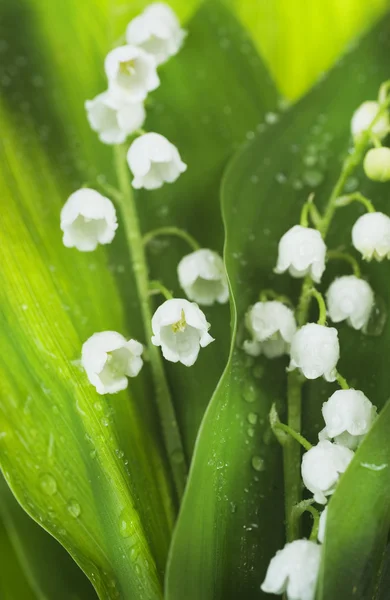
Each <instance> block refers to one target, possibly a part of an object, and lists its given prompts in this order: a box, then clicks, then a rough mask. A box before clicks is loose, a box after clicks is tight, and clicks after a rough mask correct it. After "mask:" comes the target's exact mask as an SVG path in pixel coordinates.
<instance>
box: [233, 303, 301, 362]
mask: <svg viewBox="0 0 390 600" xmlns="http://www.w3.org/2000/svg"><path fill="white" fill-rule="evenodd" d="M245 324H246V327H247V329H248V331H250V333H251V335H252V340H247V341H245V342H244V346H243V348H244V350H245V351H246V352H247V353H248V354H250V355H251V356H258V355H259V354H261V353H263V354H264V355H265V356H266V357H267V358H276V357H278V356H282V355H283V354H288V352H289V351H290V344H291V340H292V338H293V335H294V334H295V332H296V330H297V326H296V323H295V318H294V313H293V311H292V310H291V309H290V308H288V307H287V306H285V305H284V304H282V302H277V301H275V300H273V301H271V302H256V304H254V305H253V306H252V307H251V308H250V309H249V310H248V312H247V314H246V316H245Z"/></svg>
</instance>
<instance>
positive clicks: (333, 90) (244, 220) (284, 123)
mask: <svg viewBox="0 0 390 600" xmlns="http://www.w3.org/2000/svg"><path fill="white" fill-rule="evenodd" d="M389 28H390V21H389V19H386V20H384V21H383V22H382V23H381V24H380V26H379V27H378V28H376V29H375V30H374V31H373V32H372V33H370V34H369V35H368V37H367V38H366V39H364V40H363V41H362V43H361V44H360V45H359V46H357V47H355V48H354V49H353V50H352V51H351V52H350V53H349V54H348V55H346V56H345V57H344V58H343V59H342V60H340V61H339V63H338V65H337V67H336V68H335V69H334V70H333V71H332V72H331V73H330V74H329V76H328V77H327V78H326V79H325V80H323V81H322V82H321V83H320V84H319V85H318V86H317V87H316V88H315V89H314V90H313V91H312V92H311V93H310V94H309V95H308V96H307V97H306V98H305V99H304V100H303V101H302V102H300V103H299V104H298V105H297V106H296V107H294V108H293V109H291V110H290V111H289V112H287V113H286V114H285V115H284V116H282V118H280V120H279V122H277V123H276V124H274V125H270V126H268V127H266V128H265V131H264V133H263V134H260V135H258V136H257V137H256V139H255V140H253V142H249V143H248V144H247V146H246V148H244V149H243V151H242V152H241V153H239V154H238V155H237V157H236V158H235V159H233V161H232V162H231V164H230V167H229V168H228V170H227V173H226V175H225V178H224V182H223V186H222V206H223V214H224V221H225V230H226V246H225V261H226V266H227V270H228V274H229V279H230V283H231V287H232V294H233V301H232V311H233V344H232V354H231V358H230V361H229V363H228V366H227V368H226V371H225V373H224V375H223V377H222V380H221V383H220V385H219V387H218V389H217V392H216V393H215V395H214V397H213V399H212V401H211V403H210V405H209V407H208V409H207V412H206V415H205V417H204V420H203V422H202V425H201V429H200V432H199V437H198V440H197V444H196V449H195V453H194V458H193V463H192V468H191V472H190V477H189V482H188V486H187V492H186V494H185V497H184V500H183V504H182V508H181V512H180V516H179V521H178V525H177V528H176V532H175V535H174V540H173V544H172V547H171V552H170V561H169V571H168V577H167V590H168V598H169V600H178V599H179V598H181V597H183V594H184V590H187V591H186V594H187V595H186V597H188V598H189V599H190V600H191V599H194V600H195V598H202V599H204V600H209V599H210V600H211V599H213V600H215V599H219V598H221V599H222V598H224V600H226V599H227V598H236V597H237V596H238V594H240V595H242V596H244V597H245V598H248V599H251V598H253V599H254V598H258V597H259V586H260V584H261V582H262V580H263V578H264V574H265V571H266V568H267V566H268V563H269V560H270V558H271V557H272V555H273V554H274V552H275V550H276V549H277V548H280V547H282V545H283V543H284V539H283V537H284V536H283V531H282V527H283V513H282V503H283V486H282V464H281V456H280V454H281V451H280V448H279V447H278V446H277V445H275V442H274V441H273V439H272V436H271V434H270V431H269V426H268V423H267V413H268V411H269V409H270V407H271V405H272V403H273V402H275V401H276V403H277V410H278V413H279V415H280V417H281V419H282V420H283V419H284V418H285V414H284V413H285V404H286V401H285V398H286V376H285V374H284V370H285V367H286V366H287V361H286V360H275V361H272V362H271V361H266V360H265V359H263V358H260V359H256V361H255V362H253V359H250V358H249V357H246V356H245V355H244V354H243V352H242V350H241V349H240V348H241V346H242V342H243V341H244V340H245V339H246V336H247V335H248V334H247V332H245V330H244V315H245V312H246V310H247V308H248V306H249V305H251V304H253V303H254V302H255V301H256V300H257V298H258V294H259V292H260V291H261V289H264V288H266V289H268V288H273V289H276V291H277V292H279V293H282V294H285V295H288V296H290V297H291V298H292V299H293V300H294V301H296V300H297V298H298V293H299V290H300V287H301V282H300V281H298V280H293V279H292V278H290V277H289V276H288V275H285V276H276V275H275V274H274V273H273V268H274V266H275V262H276V256H277V245H278V241H279V239H280V237H281V236H282V234H283V233H284V232H285V231H286V230H287V229H288V228H289V227H291V226H292V225H294V224H295V223H297V221H298V220H299V213H300V210H301V207H302V205H303V203H304V202H305V200H306V199H307V197H308V196H309V194H310V193H311V192H315V202H316V204H317V205H319V207H320V208H321V206H323V205H324V203H325V202H326V200H327V199H328V197H329V195H330V192H331V189H332V187H333V186H334V184H335V182H336V179H337V177H338V175H339V172H340V168H341V159H342V158H343V157H345V156H346V153H347V150H348V146H349V143H350V134H349V124H350V119H351V115H352V113H353V111H354V110H355V109H356V108H357V107H358V106H359V104H360V103H361V102H362V101H364V100H366V99H374V98H375V97H376V95H377V92H378V88H379V85H380V84H381V82H382V81H383V80H385V79H387V78H388V76H389V70H388V61H387V56H388V51H389ZM357 185H359V186H360V189H361V190H362V192H363V193H364V194H365V195H367V196H368V197H371V198H372V200H373V201H374V204H375V206H377V208H378V210H383V211H384V212H387V211H388V194H389V185H388V184H386V185H383V184H375V183H370V182H368V181H367V180H366V179H365V177H364V175H363V173H362V171H361V170H359V171H358V172H357V174H356V178H354V179H351V180H349V181H348V186H349V187H350V188H351V190H352V188H353V187H354V186H357ZM361 210H362V209H360V208H357V207H356V206H353V207H352V206H351V207H348V208H344V209H340V212H339V213H338V214H337V218H336V220H335V223H334V226H333V227H332V229H331V232H330V236H329V246H330V247H337V246H340V245H341V244H342V245H349V244H350V231H351V227H352V224H353V222H354V220H356V218H357V215H358V214H361ZM340 271H343V272H347V268H346V267H345V266H342V265H340V264H337V265H336V264H334V265H329V268H328V269H327V272H326V276H325V278H324V282H323V286H322V287H323V290H326V288H327V286H328V285H329V283H330V281H331V280H332V278H333V277H334V275H335V274H336V273H337V274H340ZM363 274H364V276H367V277H368V279H369V281H370V282H371V284H372V286H373V288H374V290H375V291H376V293H377V294H378V296H379V298H380V299H381V300H380V302H379V304H380V306H385V307H387V306H388V305H389V302H390V288H389V281H390V277H389V267H388V265H387V264H370V265H367V264H365V265H364V266H363ZM386 274H387V275H386ZM315 315H316V312H315V311H314V309H313V317H314V318H316V316H315ZM378 316H379V317H380V318H378V319H377V323H376V324H375V327H374V331H373V333H375V334H376V335H374V336H364V335H363V334H361V333H359V332H356V331H353V330H351V329H350V328H348V327H347V326H341V327H340V340H341V360H340V371H341V373H342V374H343V375H345V376H346V377H347V379H348V381H349V382H350V384H351V385H353V386H354V387H358V388H359V389H362V390H363V391H364V392H365V393H366V394H367V395H368V397H370V398H371V399H372V400H373V402H374V403H375V404H377V405H378V406H383V404H384V401H385V400H386V398H387V395H388V378H387V366H386V365H387V350H386V349H387V348H388V346H389V343H390V323H389V322H388V321H387V322H386V324H385V326H384V328H383V314H382V315H378ZM379 334H381V335H379ZM373 365H375V373H373ZM333 390H334V386H333V387H332V386H330V385H329V384H326V383H325V382H313V383H312V382H310V383H308V384H307V385H306V386H305V394H304V399H303V400H304V401H303V409H304V410H303V417H304V433H305V436H306V437H308V438H309V440H310V441H313V442H315V440H316V438H317V435H318V432H319V430H320V429H322V427H323V425H321V416H320V409H321V406H322V402H323V401H324V400H325V399H326V398H327V397H328V396H329V395H330V394H331V392H332V391H333ZM248 399H249V400H250V402H249V403H248ZM253 415H254V416H253ZM252 421H253V422H254V424H253V425H252V424H251V422H252ZM249 427H251V429H250V435H248V428H249ZM251 436H253V437H251ZM387 451H389V449H388V448H387ZM254 457H256V458H255V463H253V459H254ZM370 462H375V461H374V460H373V461H370ZM253 464H255V465H257V466H260V469H262V470H260V472H259V473H257V472H256V470H255V469H254V468H253ZM251 465H252V466H251ZM359 485H360V484H359ZM352 489H354V488H352ZM351 493H352V492H351ZM231 506H233V507H234V510H233V511H232V512H230V511H229V507H231ZM362 506H364V508H365V510H366V511H371V506H370V505H366V504H364V503H363V504H362ZM362 510H363V508H362ZM345 514H346V513H345ZM341 518H342V517H341ZM372 518H373V519H375V518H376V517H375V513H373V516H372ZM335 519H336V516H335ZM378 522H380V517H379V520H378ZM336 523H339V524H340V521H339V519H338V518H337V521H335V525H334V530H335V529H336V527H337V525H336ZM355 526H357V523H355ZM366 526H367V528H368V527H371V526H372V521H371V520H370V521H368V520H367V523H366V521H364V520H363V521H360V522H359V527H360V529H361V530H365V529H366ZM340 531H345V529H343V528H342V527H341V526H340ZM362 537H364V534H363V533H362ZM188 540H191V543H189V542H188ZM338 543H339V545H340V547H341V548H343V547H344V548H345V547H346V546H347V545H348V543H349V539H348V538H347V537H346V536H345V537H344V536H343V538H342V539H341V537H339V538H338ZM377 543H378V551H379V552H380V551H381V550H382V549H381V540H380V539H379V538H378V539H377ZM371 550H372V549H371V548H367V547H365V546H363V545H362V546H360V548H359V552H360V554H361V558H360V559H361V560H362V561H364V560H368V557H369V553H370V552H371ZM347 554H348V553H347V552H346V555H347ZM338 556H339V557H341V552H340V553H338ZM328 557H329V555H328V554H326V555H325V558H324V561H325V563H324V565H325V566H324V568H325V569H326V573H327V578H328V579H332V578H337V577H340V576H341V575H340V573H342V570H343V567H342V566H341V565H340V563H339V565H338V570H337V571H336V570H335V568H333V569H332V568H330V567H329V568H328V567H327V560H328ZM332 564H333V565H335V563H332ZM350 568H351V567H350ZM329 585H330V584H329ZM188 590H189V591H188ZM260 595H261V594H260ZM335 597H343V598H344V596H334V595H333V596H332V595H330V596H326V597H325V596H324V600H325V598H326V600H330V599H331V598H332V600H333V598H335Z"/></svg>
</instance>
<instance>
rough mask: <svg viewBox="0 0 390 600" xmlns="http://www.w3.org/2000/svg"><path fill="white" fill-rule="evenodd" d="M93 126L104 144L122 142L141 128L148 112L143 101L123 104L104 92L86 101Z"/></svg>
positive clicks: (86, 107) (89, 119) (90, 122)
mask: <svg viewBox="0 0 390 600" xmlns="http://www.w3.org/2000/svg"><path fill="white" fill-rule="evenodd" d="M85 109H86V111H87V118H88V122H89V124H90V126H91V128H92V129H93V130H94V131H96V133H97V134H98V135H99V139H100V141H101V142H103V143H104V144H122V143H123V142H124V141H125V140H126V138H127V136H128V135H131V134H132V133H134V132H135V131H137V129H140V128H141V127H142V125H143V123H144V121H145V117H146V112H145V108H144V105H143V103H142V102H138V103H136V104H133V103H131V104H129V103H126V104H123V103H121V102H117V101H116V100H115V98H113V97H112V95H111V94H110V92H108V91H107V92H103V93H102V94H99V95H98V96H96V97H95V98H94V99H93V100H87V101H86V103H85Z"/></svg>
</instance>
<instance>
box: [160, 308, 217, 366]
mask: <svg viewBox="0 0 390 600" xmlns="http://www.w3.org/2000/svg"><path fill="white" fill-rule="evenodd" d="M209 328H210V325H209V323H207V321H206V317H205V315H204V313H203V312H202V311H201V310H200V308H199V306H198V305H197V304H195V303H194V302H188V300H183V299H181V298H174V299H172V300H166V301H165V302H164V304H162V305H161V306H159V307H158V309H157V310H156V312H155V313H154V315H153V318H152V330H153V337H152V342H153V344H154V345H155V346H161V351H162V353H163V356H164V358H166V360H169V361H171V362H181V363H182V364H183V365H185V366H186V367H191V366H192V365H193V364H194V362H195V361H196V359H197V358H198V354H199V350H200V348H204V347H205V346H208V345H209V344H210V343H211V342H213V341H214V338H212V337H211V335H209V333H208V330H209Z"/></svg>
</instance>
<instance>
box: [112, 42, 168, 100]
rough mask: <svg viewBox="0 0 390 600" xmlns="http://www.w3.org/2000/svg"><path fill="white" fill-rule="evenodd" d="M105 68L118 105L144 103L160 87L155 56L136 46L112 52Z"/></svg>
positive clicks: (115, 49) (120, 48) (123, 47)
mask: <svg viewBox="0 0 390 600" xmlns="http://www.w3.org/2000/svg"><path fill="white" fill-rule="evenodd" d="M104 68H105V71H106V75H107V79H108V88H109V90H110V94H111V96H112V98H114V101H115V102H118V103H137V102H143V101H144V100H145V98H146V96H147V94H148V92H151V91H152V90H155V89H156V88H158V86H159V85H160V80H159V78H158V75H157V71H156V62H155V60H154V58H153V56H150V54H148V53H147V52H145V51H144V50H142V49H141V48H136V47H135V46H119V47H118V48H114V50H111V52H109V53H108V54H107V56H106V60H105V63H104Z"/></svg>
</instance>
